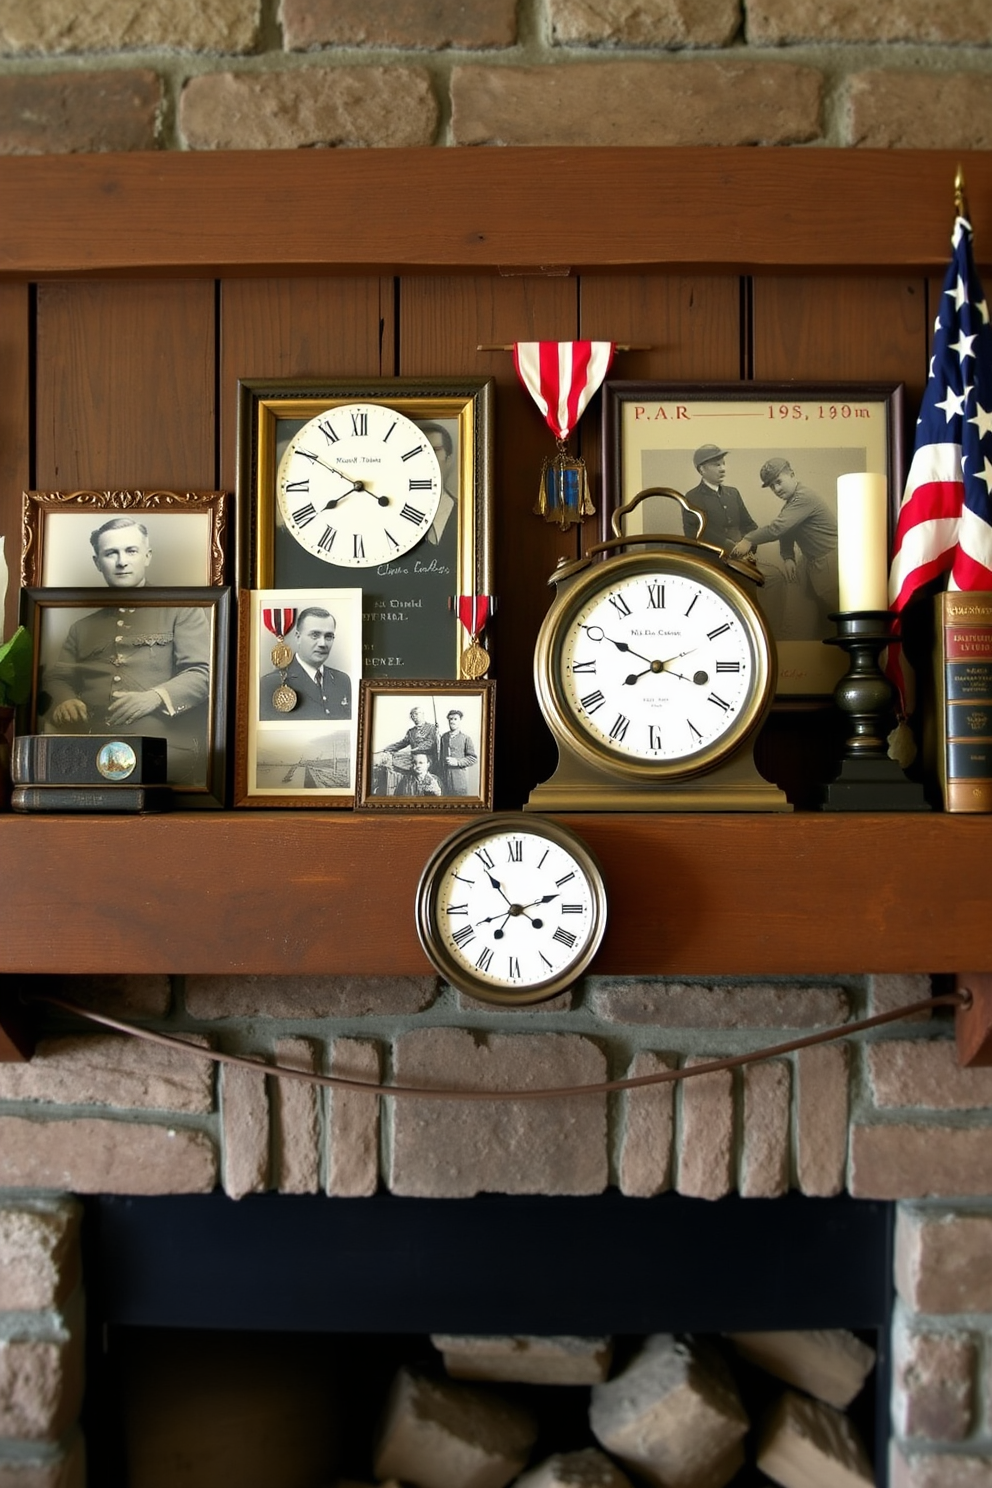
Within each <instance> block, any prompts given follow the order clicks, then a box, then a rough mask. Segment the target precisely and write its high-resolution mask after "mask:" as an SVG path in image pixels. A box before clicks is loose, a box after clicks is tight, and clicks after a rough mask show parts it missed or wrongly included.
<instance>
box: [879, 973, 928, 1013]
mask: <svg viewBox="0 0 992 1488" xmlns="http://www.w3.org/2000/svg"><path fill="white" fill-rule="evenodd" d="M867 981H868V1012H869V1014H871V1015H872V1016H874V1014H875V1013H891V1012H894V1011H895V1009H896V1008H900V1007H905V1006H906V1004H907V1003H909V1002H921V1001H922V1000H923V998H924V997H932V996H933V984H932V982H931V981H930V978H929V977H928V976H922V975H903V974H901V973H890V972H876V973H873V974H872V975H871V976H869V977H868V979H867ZM931 1017H932V1014H931V1013H929V1012H924V1013H914V1014H913V1016H912V1017H911V1018H907V1019H906V1022H907V1023H926V1022H929V1020H930V1018H931Z"/></svg>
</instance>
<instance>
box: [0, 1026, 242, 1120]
mask: <svg viewBox="0 0 992 1488" xmlns="http://www.w3.org/2000/svg"><path fill="white" fill-rule="evenodd" d="M191 1042H192V1040H191ZM197 1042H199V1043H200V1044H201V1045H202V1040H197ZM0 1099H2V1100H29V1101H51V1102H52V1103H53V1104H58V1105H74V1106H83V1105H90V1106H119V1107H130V1108H132V1109H135V1110H157V1111H209V1110H211V1109H212V1108H213V1067H212V1066H211V1064H210V1062H209V1061H208V1060H206V1059H204V1058H203V1056H202V1055H200V1054H187V1053H185V1052H184V1051H183V1050H181V1049H176V1048H174V1047H173V1048H166V1047H165V1046H164V1045H161V1044H152V1043H144V1042H139V1041H138V1040H137V1039H133V1038H127V1037H122V1036H120V1035H117V1034H93V1035H85V1036H83V1037H73V1038H58V1039H44V1040H42V1042H41V1043H40V1044H39V1046H38V1049H37V1051H36V1053H35V1056H34V1058H33V1059H32V1060H31V1062H30V1063H29V1064H4V1065H0Z"/></svg>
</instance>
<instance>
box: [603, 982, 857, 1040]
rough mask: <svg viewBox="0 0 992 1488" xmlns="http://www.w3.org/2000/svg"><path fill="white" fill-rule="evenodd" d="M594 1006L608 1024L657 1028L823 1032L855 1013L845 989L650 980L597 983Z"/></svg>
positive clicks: (755, 983) (756, 983) (754, 983)
mask: <svg viewBox="0 0 992 1488" xmlns="http://www.w3.org/2000/svg"><path fill="white" fill-rule="evenodd" d="M589 1002H590V1006H591V1007H592V1009H593V1011H594V1012H595V1013H596V1016H597V1017H599V1018H602V1019H604V1020H605V1021H606V1022H609V1023H646V1024H650V1025H651V1026H652V1027H655V1028H820V1027H824V1026H826V1025H829V1024H834V1023H843V1022H844V1021H845V1020H846V1019H847V1018H848V1017H849V1016H850V1012H851V1009H850V1001H849V999H848V996H847V994H846V993H845V992H844V991H843V990H842V989H841V988H840V987H789V986H784V985H783V986H780V985H777V984H775V983H760V982H751V983H745V984H744V985H743V986H730V985H727V984H718V985H716V986H705V985H704V984H702V983H699V982H659V981H655V980H654V979H653V978H650V977H644V978H643V979H638V980H635V981H621V980H619V979H617V980H614V979H609V980H606V979H604V980H602V981H599V982H597V981H595V980H593V982H592V987H591V993H590V997H589Z"/></svg>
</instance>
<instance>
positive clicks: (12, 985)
mask: <svg viewBox="0 0 992 1488" xmlns="http://www.w3.org/2000/svg"><path fill="white" fill-rule="evenodd" d="M24 985H25V978H24V977H22V976H0V1064H24V1063H25V1062H26V1061H27V1060H29V1059H30V1058H31V1056H32V1054H33V1053H34V1045H35V1032H34V1015H33V1013H32V1010H31V1007H30V1006H29V1004H28V1002H27V999H26V998H25V997H24V996H23V995H22V993H23V991H24Z"/></svg>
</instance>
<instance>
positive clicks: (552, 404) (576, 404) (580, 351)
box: [513, 341, 616, 440]
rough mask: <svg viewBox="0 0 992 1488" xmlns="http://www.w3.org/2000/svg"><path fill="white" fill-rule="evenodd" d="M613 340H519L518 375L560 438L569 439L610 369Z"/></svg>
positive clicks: (516, 346) (516, 353)
mask: <svg viewBox="0 0 992 1488" xmlns="http://www.w3.org/2000/svg"><path fill="white" fill-rule="evenodd" d="M615 350H616V343H615V342H613V341H515V342H514V343H513V364H514V366H515V367H516V369H517V376H518V377H519V378H520V381H521V382H522V383H523V385H524V387H525V388H526V389H527V391H528V392H529V393H530V395H531V397H532V398H533V399H534V402H535V403H536V404H537V406H538V408H539V409H540V410H541V413H542V415H543V416H544V419H545V422H546V423H547V425H548V428H549V429H550V430H551V432H552V434H553V435H554V436H555V438H556V439H560V440H564V439H567V438H568V436H569V434H571V432H572V430H573V429H574V428H575V426H576V424H577V423H578V421H579V419H580V418H581V417H582V414H583V412H584V410H585V407H586V404H587V403H588V402H589V399H590V398H591V397H592V396H593V394H594V393H595V392H597V391H598V389H599V387H600V385H601V383H602V381H603V378H604V377H605V376H606V374H607V372H609V370H610V364H611V363H612V361H613V353H614V351H615Z"/></svg>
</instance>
